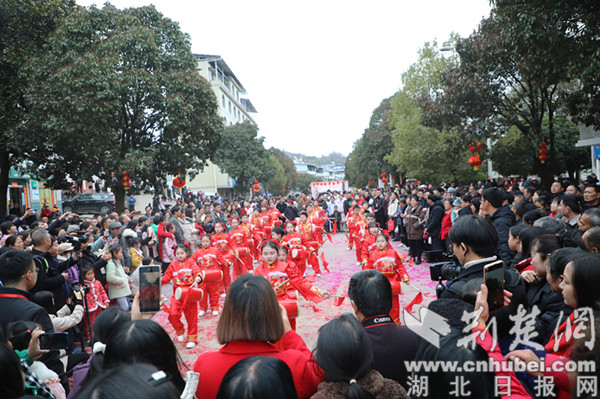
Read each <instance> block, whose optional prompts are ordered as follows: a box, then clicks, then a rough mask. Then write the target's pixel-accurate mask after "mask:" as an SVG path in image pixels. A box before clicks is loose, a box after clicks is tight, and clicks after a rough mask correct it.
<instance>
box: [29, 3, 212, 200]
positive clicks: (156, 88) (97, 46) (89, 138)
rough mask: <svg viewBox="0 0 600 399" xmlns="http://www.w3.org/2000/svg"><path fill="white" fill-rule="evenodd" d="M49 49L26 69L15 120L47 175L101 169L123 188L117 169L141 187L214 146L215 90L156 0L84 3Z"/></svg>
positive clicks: (51, 178)
mask: <svg viewBox="0 0 600 399" xmlns="http://www.w3.org/2000/svg"><path fill="white" fill-rule="evenodd" d="M46 50H47V51H46V52H45V53H42V54H41V55H40V56H39V57H35V58H33V59H32V60H31V62H30V63H29V65H28V67H27V68H26V70H25V73H26V74H27V75H28V78H29V81H30V86H29V89H28V90H27V91H26V93H25V99H26V106H27V108H28V109H27V111H28V112H27V117H26V119H25V122H24V124H23V125H22V127H21V128H22V131H23V132H25V133H26V135H27V137H28V138H29V140H28V149H27V155H28V157H29V159H31V160H32V161H34V163H35V164H38V165H41V166H40V169H39V170H38V173H39V174H40V175H42V176H44V177H46V178H47V179H48V182H49V184H51V185H53V186H55V187H60V186H61V185H64V184H65V177H66V176H67V175H68V176H70V177H73V178H86V177H87V178H89V177H90V176H92V175H97V176H98V177H100V178H103V179H106V180H107V181H109V182H110V183H109V184H111V185H112V187H113V189H115V192H116V194H117V197H119V191H122V186H121V181H120V180H121V179H120V178H121V174H122V172H129V175H130V177H131V179H132V183H133V185H134V186H137V187H138V188H140V187H144V186H147V185H150V186H154V187H161V186H163V185H164V183H165V182H166V180H165V178H166V174H176V173H178V172H180V171H181V172H185V171H186V170H191V172H192V173H193V172H194V171H195V170H198V169H201V168H202V167H203V166H204V162H205V160H207V159H209V158H210V157H211V155H212V154H213V153H214V152H215V150H216V148H217V146H218V144H219V142H220V141H219V140H220V133H221V130H222V121H221V118H220V117H219V116H218V114H217V102H216V99H215V96H214V94H213V92H212V90H211V89H210V87H209V85H208V83H207V82H206V80H204V79H203V78H201V77H200V76H199V75H198V73H197V72H196V70H195V68H196V62H195V60H194V58H193V56H192V54H191V50H190V43H189V37H188V36H187V35H185V34H183V33H182V32H181V30H180V29H179V26H178V25H177V23H175V22H173V21H171V20H169V19H167V18H165V17H164V16H163V15H162V14H160V13H159V12H158V11H157V10H156V9H155V8H154V7H152V6H149V7H142V8H130V9H126V10H124V11H120V10H118V9H116V8H115V7H113V6H110V5H106V6H104V8H102V9H98V8H95V7H90V8H89V9H88V8H81V9H79V10H77V11H76V12H73V13H72V14H71V15H69V16H68V17H67V18H66V19H65V21H64V23H63V25H62V26H61V27H60V28H59V29H58V30H57V31H56V32H55V34H54V35H53V36H52V37H51V38H50V40H49V41H48V45H47V49H46ZM118 199H119V198H117V200H118Z"/></svg>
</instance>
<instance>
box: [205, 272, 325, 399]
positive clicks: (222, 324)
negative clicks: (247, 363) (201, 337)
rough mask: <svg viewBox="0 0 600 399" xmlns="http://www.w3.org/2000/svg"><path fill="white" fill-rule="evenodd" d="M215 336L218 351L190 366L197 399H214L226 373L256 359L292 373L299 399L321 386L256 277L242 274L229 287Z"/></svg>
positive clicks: (272, 296)
mask: <svg viewBox="0 0 600 399" xmlns="http://www.w3.org/2000/svg"><path fill="white" fill-rule="evenodd" d="M216 335H217V339H218V341H219V343H220V344H223V347H221V349H220V350H219V351H216V352H207V353H204V354H202V355H200V356H199V357H198V360H196V363H195V364H194V371H195V372H197V373H199V374H200V380H199V383H198V389H197V391H196V396H197V398H198V399H214V398H215V397H216V395H217V392H218V390H219V385H221V380H222V379H223V377H224V376H225V374H226V373H227V371H228V370H229V369H230V368H231V367H232V366H233V365H235V364H236V363H237V362H239V361H240V360H242V359H245V358H247V357H250V356H256V355H260V356H272V357H276V358H278V359H281V360H283V361H284V362H285V363H286V364H287V365H288V367H289V368H290V370H291V372H292V376H293V378H294V384H295V386H296V391H297V393H298V398H300V399H303V398H309V397H310V396H311V395H313V394H314V393H315V392H316V391H317V387H318V385H319V383H320V382H321V381H322V377H320V375H319V374H320V373H319V374H317V373H318V370H319V369H318V367H317V366H316V365H315V364H314V363H313V361H312V355H311V351H310V350H309V349H308V348H307V347H306V344H305V343H304V341H303V340H302V338H300V336H299V335H298V334H296V332H295V331H293V330H292V328H291V326H290V323H289V320H288V318H287V312H286V311H285V309H284V308H281V307H280V306H279V304H278V303H277V297H276V296H275V293H274V291H273V288H272V287H271V284H269V282H268V281H267V280H266V279H265V278H263V277H261V276H252V275H248V274H246V275H243V276H241V277H240V278H238V279H237V280H235V281H234V282H233V283H232V284H231V287H230V288H229V292H228V294H227V299H225V305H224V307H223V313H222V314H221V318H220V319H219V323H218V324H217V334H216ZM275 342H277V346H275V345H274V344H273V343H275Z"/></svg>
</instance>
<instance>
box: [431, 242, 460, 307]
mask: <svg viewBox="0 0 600 399" xmlns="http://www.w3.org/2000/svg"><path fill="white" fill-rule="evenodd" d="M424 255H425V260H426V261H427V262H428V263H432V264H431V265H430V266H429V274H430V277H431V281H437V282H438V284H437V286H436V287H435V293H436V295H437V297H438V298H439V297H440V296H441V295H442V293H443V292H444V291H445V290H446V286H445V285H444V283H443V281H447V280H454V279H455V278H456V277H458V275H459V273H460V272H461V270H462V269H463V267H462V266H461V264H460V263H459V262H458V259H456V256H454V254H449V253H444V252H442V251H427V252H425V253H424Z"/></svg>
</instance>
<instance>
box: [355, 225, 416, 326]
mask: <svg viewBox="0 0 600 399" xmlns="http://www.w3.org/2000/svg"><path fill="white" fill-rule="evenodd" d="M375 246H376V249H375V251H373V253H372V254H371V256H370V257H369V261H368V264H367V267H366V268H367V269H375V270H377V271H379V272H381V273H382V274H383V275H384V276H386V277H387V279H388V280H390V283H391V284H392V287H393V286H397V285H398V284H400V282H403V283H406V284H408V282H409V281H410V276H409V275H408V274H407V273H406V269H405V268H404V265H403V264H402V259H400V256H399V255H398V252H396V250H395V249H394V248H392V247H391V246H389V242H388V237H387V236H386V235H385V234H379V235H378V236H377V238H376V239H375ZM392 292H393V290H392ZM390 316H391V317H392V319H394V322H395V323H396V324H400V302H399V300H398V295H393V296H392V310H391V311H390Z"/></svg>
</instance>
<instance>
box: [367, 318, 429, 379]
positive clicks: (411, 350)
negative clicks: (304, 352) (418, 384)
mask: <svg viewBox="0 0 600 399" xmlns="http://www.w3.org/2000/svg"><path fill="white" fill-rule="evenodd" d="M362 325H363V327H364V329H365V332H366V333H367V335H368V336H369V339H370V340H371V346H372V348H373V369H374V370H377V371H379V372H380V373H381V375H383V376H384V377H385V378H389V379H390V380H395V381H398V382H399V383H400V385H402V386H403V387H405V386H407V383H406V382H407V381H406V380H407V377H408V372H407V371H406V366H405V365H404V362H405V361H411V360H415V354H416V353H417V347H418V346H419V345H418V342H417V335H416V334H415V333H414V332H412V331H411V330H410V329H409V328H408V327H406V326H398V325H396V324H395V323H394V322H393V320H392V318H391V317H390V316H389V315H381V316H374V317H369V318H366V319H364V320H363V321H362Z"/></svg>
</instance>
